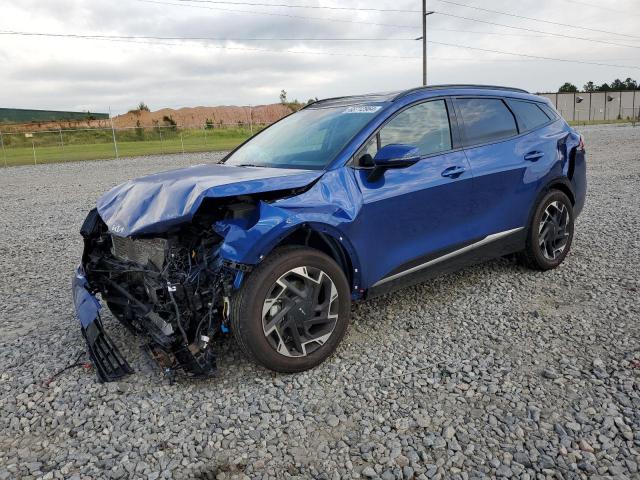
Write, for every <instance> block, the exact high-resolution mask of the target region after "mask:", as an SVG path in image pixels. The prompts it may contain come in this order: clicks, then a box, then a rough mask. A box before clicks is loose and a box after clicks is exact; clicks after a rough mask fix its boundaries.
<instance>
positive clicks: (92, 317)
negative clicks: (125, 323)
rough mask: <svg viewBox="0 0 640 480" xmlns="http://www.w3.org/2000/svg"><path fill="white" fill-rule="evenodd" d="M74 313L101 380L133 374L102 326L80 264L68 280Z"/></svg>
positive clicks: (98, 304)
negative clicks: (71, 291)
mask: <svg viewBox="0 0 640 480" xmlns="http://www.w3.org/2000/svg"><path fill="white" fill-rule="evenodd" d="M71 288H72V290H73V303H74V306H75V309H76V316H77V317H78V320H79V321H80V327H81V331H82V336H83V337H84V339H85V341H86V343H87V352H88V354H89V357H90V358H91V361H92V363H93V365H94V367H95V369H96V373H97V375H98V379H99V380H100V381H101V382H110V381H113V380H118V379H120V378H122V377H124V376H125V375H128V374H130V373H133V369H132V368H131V367H130V366H129V364H128V363H127V361H126V360H125V358H124V357H123V356H122V354H121V353H120V351H119V350H118V348H117V347H116V346H115V344H114V343H113V341H111V339H110V338H109V337H108V336H107V334H106V333H105V331H104V329H103V328H102V321H101V319H100V309H101V308H102V306H101V305H100V301H99V300H98V299H97V298H96V297H95V295H93V294H92V293H91V292H90V290H89V282H88V281H87V278H86V276H85V273H84V269H83V268H82V266H78V268H77V269H76V271H75V274H74V276H73V280H72V282H71Z"/></svg>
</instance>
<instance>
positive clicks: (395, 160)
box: [368, 143, 420, 182]
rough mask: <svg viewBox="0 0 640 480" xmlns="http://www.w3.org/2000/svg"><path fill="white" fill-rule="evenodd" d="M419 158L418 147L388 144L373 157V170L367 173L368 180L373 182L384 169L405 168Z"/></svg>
mask: <svg viewBox="0 0 640 480" xmlns="http://www.w3.org/2000/svg"><path fill="white" fill-rule="evenodd" d="M418 160H420V157H419V156H418V147H414V146H413V145H404V144H394V143H392V144H389V145H385V146H384V147H382V148H381V149H380V150H378V153H376V156H375V157H373V165H374V167H373V170H371V173H370V174H369V177H368V180H369V181H370V182H375V181H376V180H378V179H379V178H380V177H381V176H382V174H383V173H384V172H385V170H388V169H390V168H406V167H410V166H411V165H413V164H414V163H416V162H417V161H418Z"/></svg>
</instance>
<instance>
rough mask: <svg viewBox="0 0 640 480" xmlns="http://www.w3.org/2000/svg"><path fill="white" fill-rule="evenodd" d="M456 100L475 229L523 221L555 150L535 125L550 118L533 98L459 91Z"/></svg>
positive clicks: (499, 229) (481, 231)
mask: <svg viewBox="0 0 640 480" xmlns="http://www.w3.org/2000/svg"><path fill="white" fill-rule="evenodd" d="M455 105H456V111H457V113H458V114H459V119H460V123H461V125H462V126H463V128H462V130H463V144H464V151H465V153H466V155H467V158H468V160H469V163H470V165H471V168H472V170H473V174H474V179H473V196H474V217H473V220H472V223H473V228H474V230H475V231H476V232H477V233H478V235H479V236H487V235H492V234H504V233H505V232H510V231H511V230H515V229H518V228H520V227H524V226H526V224H527V221H528V215H529V211H530V209H531V206H532V203H533V201H534V200H535V198H536V196H537V192H538V188H539V183H540V178H541V174H542V173H543V171H545V165H546V163H547V161H548V160H549V158H553V156H554V153H553V147H551V148H550V145H551V144H553V143H555V142H554V141H553V140H552V139H550V138H543V137H542V136H541V135H540V132H539V131H538V130H537V129H539V128H540V127H541V126H543V125H544V124H548V123H550V119H549V118H548V117H547V115H546V114H545V113H544V112H543V111H542V110H541V109H540V108H539V107H537V106H536V105H535V103H532V102H526V101H520V100H514V99H504V98H497V97H474V98H471V97H459V98H456V99H455ZM516 113H519V114H520V116H519V118H516ZM527 132H530V133H529V134H527Z"/></svg>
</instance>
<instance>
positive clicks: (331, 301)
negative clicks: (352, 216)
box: [230, 246, 351, 373]
mask: <svg viewBox="0 0 640 480" xmlns="http://www.w3.org/2000/svg"><path fill="white" fill-rule="evenodd" d="M294 269H295V270H294ZM296 293H305V295H297V294H296ZM335 295H337V296H335ZM316 300H318V301H316ZM320 300H321V301H320ZM314 302H315V303H314ZM285 312H286V313H285ZM350 313H351V291H350V286H349V282H348V281H347V278H346V276H345V274H344V272H343V271H342V269H341V268H340V267H339V266H338V264H337V263H336V262H335V261H334V260H333V259H332V258H330V257H329V256H327V255H325V254H324V253H322V252H320V251H318V250H315V249H312V248H307V247H300V246H286V247H282V248H278V249H276V250H275V251H274V252H273V253H272V254H271V255H269V256H268V257H267V258H266V260H264V262H262V263H261V264H260V265H259V266H258V267H257V268H256V269H255V270H253V271H252V272H251V273H250V274H249V276H248V277H247V278H246V279H245V280H244V282H243V284H242V286H241V287H240V289H239V290H238V291H237V292H236V293H235V294H234V295H233V296H232V298H231V311H230V324H231V330H232V332H233V335H234V337H235V339H236V341H237V342H238V344H239V345H240V348H241V349H242V351H243V352H244V353H245V355H246V356H247V357H248V358H249V359H250V360H252V361H253V362H255V363H257V364H259V365H262V366H264V367H266V368H268V369H270V370H274V371H276V372H283V373H293V372H302V371H304V370H308V369H310V368H313V367H315V366H316V365H318V364H320V363H322V362H323V361H324V360H326V359H327V358H328V357H329V356H331V355H332V354H333V352H334V351H335V349H336V347H337V346H338V344H339V343H340V341H341V340H342V338H343V337H344V335H345V333H346V331H347V327H348V325H349V317H350ZM324 317H326V319H325V318H324ZM278 319H281V320H278ZM309 325H311V326H309ZM296 332H297V335H296ZM307 341H308V343H305V342H307ZM300 347H302V348H300Z"/></svg>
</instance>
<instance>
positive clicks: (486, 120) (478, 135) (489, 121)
mask: <svg viewBox="0 0 640 480" xmlns="http://www.w3.org/2000/svg"><path fill="white" fill-rule="evenodd" d="M457 105H458V107H459V109H460V113H461V115H462V120H463V123H464V132H465V144H466V145H478V144H482V143H489V142H495V141H498V140H503V139H505V138H509V137H513V136H515V135H517V134H518V127H517V126H516V119H515V118H514V116H513V113H511V110H509V108H508V107H507V105H506V104H505V103H504V101H503V100H501V99H499V98H459V99H457Z"/></svg>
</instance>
